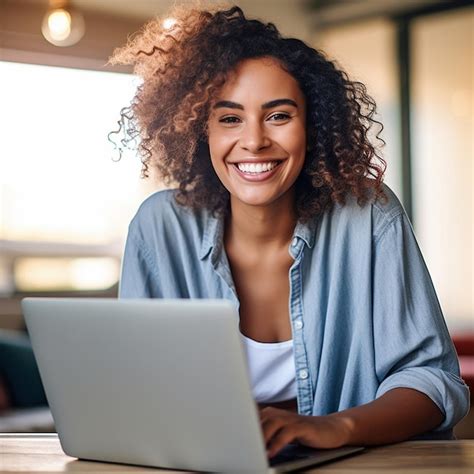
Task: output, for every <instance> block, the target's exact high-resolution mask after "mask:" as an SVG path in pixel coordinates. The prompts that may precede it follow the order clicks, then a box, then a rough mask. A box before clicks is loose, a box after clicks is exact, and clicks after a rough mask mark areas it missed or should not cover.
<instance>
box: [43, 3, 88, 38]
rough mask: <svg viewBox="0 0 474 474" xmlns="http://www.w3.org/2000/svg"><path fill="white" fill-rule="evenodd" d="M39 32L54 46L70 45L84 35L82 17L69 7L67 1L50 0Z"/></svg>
mask: <svg viewBox="0 0 474 474" xmlns="http://www.w3.org/2000/svg"><path fill="white" fill-rule="evenodd" d="M41 32H42V33H43V36H44V37H45V38H46V40H47V41H49V42H50V43H51V44H54V45H55V46H61V47H65V46H72V45H74V44H76V43H77V42H79V41H80V40H81V38H82V37H83V36H84V32H85V24H84V17H83V16H82V14H81V13H80V12H79V11H77V10H75V9H73V8H71V7H70V6H69V3H68V2H67V1H58V0H51V1H50V2H49V9H48V11H47V12H46V14H45V16H44V18H43V23H42V25H41Z"/></svg>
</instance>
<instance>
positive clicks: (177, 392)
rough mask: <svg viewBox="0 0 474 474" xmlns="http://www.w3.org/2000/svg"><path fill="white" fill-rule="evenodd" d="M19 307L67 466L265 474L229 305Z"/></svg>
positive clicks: (102, 302) (105, 302) (32, 303)
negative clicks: (76, 462) (86, 463)
mask: <svg viewBox="0 0 474 474" xmlns="http://www.w3.org/2000/svg"><path fill="white" fill-rule="evenodd" d="M22 307H23V311H24V315H25V321H26V324H27V328H28V331H29V333H30V337H31V342H32V346H33V350H34V353H35V356H36V359H37V362H38V366H39V370H40V374H41V378H42V380H43V384H44V386H45V392H46V396H47V398H48V403H49V405H50V408H51V411H52V414H53V418H54V421H55V425H56V429H57V431H58V434H59V438H60V441H61V445H62V447H63V449H64V451H65V453H66V454H68V455H70V456H74V457H78V458H83V459H90V460H98V461H111V462H119V463H128V464H139V465H149V466H155V467H164V468H174V469H185V470H194V471H196V470H199V471H218V472H246V471H247V472H267V470H268V468H269V464H268V460H267V458H266V454H265V449H264V444H263V439H262V434H261V428H260V422H259V417H258V412H257V407H256V404H255V403H254V401H253V398H252V394H251V389H250V386H249V381H248V377H247V369H246V364H245V359H244V355H243V351H242V347H241V340H240V337H239V331H238V312H237V309H236V308H235V306H234V305H233V304H232V303H231V302H230V301H227V300H145V299H140V300H129V299H126V300H116V299H97V298H94V299H77V298H67V299H64V298H26V299H24V300H23V301H22ZM344 449H345V451H347V449H349V450H350V449H351V448H344ZM343 451H344V450H343ZM323 454H325V455H326V458H327V454H328V452H327V451H325V452H323ZM344 454H347V453H346V452H341V453H340V454H339V455H338V454H337V452H336V451H334V455H333V456H332V457H339V456H340V455H344ZM316 462H317V460H315V461H314V462H312V463H309V464H314V463H316ZM298 464H300V465H301V460H299V463H298ZM304 464H305V465H307V460H305V463H304ZM282 466H283V465H282ZM287 470H289V467H288V466H287V468H283V467H282V472H283V471H287Z"/></svg>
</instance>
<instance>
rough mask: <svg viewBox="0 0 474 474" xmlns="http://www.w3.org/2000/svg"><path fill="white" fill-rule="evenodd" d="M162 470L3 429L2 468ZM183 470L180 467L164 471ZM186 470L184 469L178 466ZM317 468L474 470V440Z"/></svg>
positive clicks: (421, 444)
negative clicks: (77, 453) (92, 457)
mask: <svg viewBox="0 0 474 474" xmlns="http://www.w3.org/2000/svg"><path fill="white" fill-rule="evenodd" d="M20 471H21V472H45V471H48V472H64V471H77V472H132V473H138V472H153V471H154V472H158V471H159V470H157V469H152V468H141V467H134V466H125V465H120V464H109V463H99V462H88V461H78V460H77V459H75V458H71V457H69V456H66V455H65V454H64V453H63V451H62V450H61V447H60V445H59V441H58V438H57V436H56V435H55V434H24V435H18V434H11V435H9V434H0V472H2V473H4V472H20ZM163 472H178V471H170V470H167V471H163ZM179 472H181V473H183V471H179ZM307 472H314V473H315V474H355V473H373V474H375V473H390V474H428V473H430V474H431V473H439V474H441V473H442V474H473V473H474V440H459V441H410V442H405V443H399V444H393V445H390V446H382V447H378V448H370V449H367V451H366V452H363V453H361V454H358V455H355V456H353V457H350V458H347V459H341V460H339V461H335V462H332V463H330V464H326V465H324V466H320V467H317V468H313V469H311V470H308V471H307Z"/></svg>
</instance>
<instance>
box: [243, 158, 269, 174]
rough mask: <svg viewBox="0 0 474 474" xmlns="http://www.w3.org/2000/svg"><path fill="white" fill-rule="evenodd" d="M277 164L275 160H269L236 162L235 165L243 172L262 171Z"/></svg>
mask: <svg viewBox="0 0 474 474" xmlns="http://www.w3.org/2000/svg"><path fill="white" fill-rule="evenodd" d="M277 164H278V162H277V161H269V162H268V163H237V167H238V168H239V170H240V171H243V172H244V173H264V172H265V171H270V170H272V169H273V168H275V166H277Z"/></svg>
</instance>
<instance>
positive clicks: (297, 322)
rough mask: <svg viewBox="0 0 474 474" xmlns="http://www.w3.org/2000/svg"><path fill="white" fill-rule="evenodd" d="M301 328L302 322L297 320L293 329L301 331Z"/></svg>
mask: <svg viewBox="0 0 474 474" xmlns="http://www.w3.org/2000/svg"><path fill="white" fill-rule="evenodd" d="M302 327H303V321H301V319H297V320H296V321H295V329H301V328H302Z"/></svg>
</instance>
